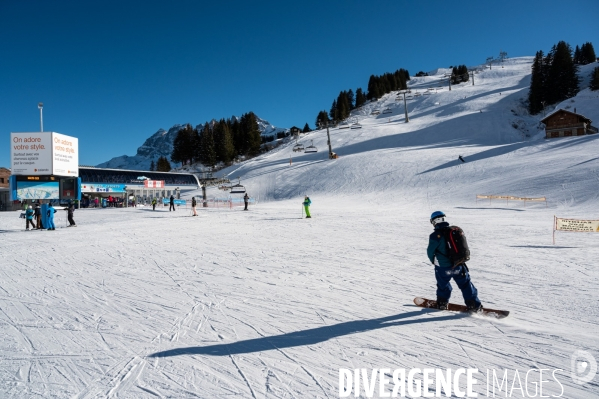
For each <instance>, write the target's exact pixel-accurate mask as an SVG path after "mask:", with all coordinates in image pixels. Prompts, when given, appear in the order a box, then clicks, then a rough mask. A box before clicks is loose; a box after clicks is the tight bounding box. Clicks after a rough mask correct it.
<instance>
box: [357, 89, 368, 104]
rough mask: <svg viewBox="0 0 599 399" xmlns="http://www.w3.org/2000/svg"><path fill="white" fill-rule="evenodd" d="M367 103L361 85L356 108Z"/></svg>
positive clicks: (358, 90)
mask: <svg viewBox="0 0 599 399" xmlns="http://www.w3.org/2000/svg"><path fill="white" fill-rule="evenodd" d="M365 103H366V96H365V95H364V92H363V91H362V88H360V87H359V88H358V89H357V90H356V108H359V107H361V106H362V105H364V104H365Z"/></svg>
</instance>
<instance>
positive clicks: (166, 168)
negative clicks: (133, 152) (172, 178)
mask: <svg viewBox="0 0 599 399" xmlns="http://www.w3.org/2000/svg"><path fill="white" fill-rule="evenodd" d="M156 170H157V171H158V172H170V171H171V164H170V162H169V161H168V159H166V157H164V156H161V157H159V158H158V162H157V164H156Z"/></svg>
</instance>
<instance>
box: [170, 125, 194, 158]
mask: <svg viewBox="0 0 599 399" xmlns="http://www.w3.org/2000/svg"><path fill="white" fill-rule="evenodd" d="M193 155H194V154H193V128H192V127H191V125H190V124H187V125H185V127H183V128H182V129H180V130H179V131H178V132H177V136H176V137H175V140H174V141H173V152H172V153H171V161H173V162H175V163H177V162H181V163H186V162H187V161H191V160H192V159H193Z"/></svg>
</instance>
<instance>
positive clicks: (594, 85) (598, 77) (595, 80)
mask: <svg viewBox="0 0 599 399" xmlns="http://www.w3.org/2000/svg"><path fill="white" fill-rule="evenodd" d="M591 90H599V67H596V68H595V69H593V73H592V75H591Z"/></svg>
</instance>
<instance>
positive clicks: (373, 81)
mask: <svg viewBox="0 0 599 399" xmlns="http://www.w3.org/2000/svg"><path fill="white" fill-rule="evenodd" d="M381 95H382V94H381V93H380V89H379V82H378V79H377V77H376V76H374V75H370V79H369V80H368V93H367V94H366V98H367V99H368V100H375V99H376V100H378V99H379V98H380V97H381Z"/></svg>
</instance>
